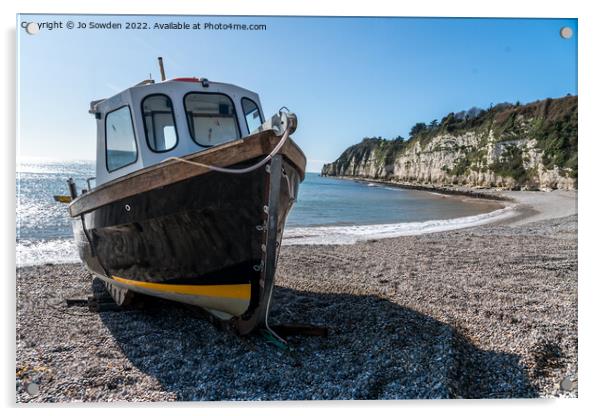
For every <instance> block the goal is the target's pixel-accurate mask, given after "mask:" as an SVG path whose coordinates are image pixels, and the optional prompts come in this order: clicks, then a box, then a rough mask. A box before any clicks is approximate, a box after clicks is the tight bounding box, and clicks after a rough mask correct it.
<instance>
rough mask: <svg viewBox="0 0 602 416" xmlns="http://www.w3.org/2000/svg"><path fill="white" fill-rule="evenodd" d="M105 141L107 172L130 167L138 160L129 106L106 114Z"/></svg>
mask: <svg viewBox="0 0 602 416" xmlns="http://www.w3.org/2000/svg"><path fill="white" fill-rule="evenodd" d="M105 141H106V143H105V144H106V150H107V153H106V156H107V170H108V171H109V172H112V171H114V170H116V169H119V168H122V167H124V166H127V165H131V164H132V163H134V162H135V161H136V159H138V149H137V147H136V137H135V135H134V123H133V121H132V113H131V111H130V107H129V106H127V105H125V106H123V107H120V108H118V109H116V110H113V111H111V112H109V113H107V115H106V117H105Z"/></svg>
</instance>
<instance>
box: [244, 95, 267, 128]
mask: <svg viewBox="0 0 602 416" xmlns="http://www.w3.org/2000/svg"><path fill="white" fill-rule="evenodd" d="M241 103H242V112H243V114H244V116H245V121H246V123H247V129H248V130H249V133H251V132H253V131H255V130H257V129H258V128H259V126H261V124H262V123H263V120H262V119H261V112H260V111H259V107H258V106H257V104H255V102H254V101H253V100H251V99H250V98H247V97H245V98H243V99H242V101H241Z"/></svg>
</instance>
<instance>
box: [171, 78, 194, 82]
mask: <svg viewBox="0 0 602 416" xmlns="http://www.w3.org/2000/svg"><path fill="white" fill-rule="evenodd" d="M170 81H179V82H201V80H200V79H198V78H196V77H181V78H173V79H171V80H170Z"/></svg>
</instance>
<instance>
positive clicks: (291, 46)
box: [17, 15, 577, 171]
mask: <svg viewBox="0 0 602 416" xmlns="http://www.w3.org/2000/svg"><path fill="white" fill-rule="evenodd" d="M20 19H21V21H27V22H29V21H35V22H44V21H62V22H67V21H68V20H71V21H74V22H78V21H81V22H86V23H89V22H90V21H95V22H107V21H112V22H122V23H123V22H127V21H135V22H147V23H148V24H149V25H151V26H152V24H154V23H155V22H159V23H166V22H188V23H195V22H213V23H220V22H221V23H247V24H249V23H258V24H265V25H267V30H266V31H205V30H201V31H193V30H188V31H184V30H171V31H167V30H125V29H123V30H100V29H98V30H90V29H80V30H77V29H73V30H68V29H56V30H52V31H49V30H45V29H42V30H41V31H40V32H39V33H38V34H37V35H34V36H32V35H28V34H26V33H25V31H24V30H23V29H21V28H18V29H17V33H18V42H19V47H18V53H19V62H20V67H19V81H20V86H19V94H20V97H19V98H20V106H19V107H20V108H19V110H20V119H19V123H20V132H21V136H20V143H19V149H20V156H21V157H24V158H29V157H47V158H51V159H94V157H95V150H96V147H95V146H96V145H95V142H96V132H95V128H96V127H95V121H94V119H93V118H92V116H90V115H89V114H88V112H87V111H88V107H89V103H90V101H91V100H94V99H99V98H105V97H109V96H111V95H113V94H115V93H117V92H119V91H121V90H122V89H125V88H128V87H129V86H131V85H133V84H135V83H137V82H139V81H141V80H143V79H145V78H147V77H148V74H149V73H152V75H153V77H154V78H155V79H159V73H158V69H157V64H156V57H157V56H163V58H164V61H165V65H166V72H167V76H168V78H172V77H176V76H202V77H206V78H208V79H210V80H214V81H222V82H228V83H233V84H237V85H240V86H242V87H245V88H248V89H250V90H253V91H256V92H258V93H259V95H260V97H261V100H262V104H263V109H264V112H265V114H266V116H268V115H270V114H273V113H274V112H276V111H277V110H278V109H279V108H280V107H282V106H287V107H288V108H290V109H291V110H292V111H294V112H295V113H297V115H298V117H299V128H298V131H297V133H295V135H294V139H295V141H296V142H298V143H299V145H300V146H301V147H302V149H303V150H304V151H305V153H306V155H307V158H308V170H310V171H317V170H319V169H320V167H321V165H322V163H324V162H328V161H332V160H334V159H336V158H337V157H338V156H339V154H340V153H341V152H342V151H343V150H344V149H345V148H347V147H348V146H350V145H352V144H354V143H356V142H358V141H360V140H361V139H362V138H363V137H371V136H382V137H386V138H392V137H396V136H398V135H401V136H403V137H407V136H408V131H409V130H410V128H411V127H412V126H413V125H414V124H415V123H416V122H419V121H424V122H429V121H431V120H433V119H435V118H437V119H440V118H441V117H443V116H445V115H446V114H448V113H449V112H452V111H461V110H465V109H468V108H470V107H472V106H478V107H484V108H486V107H488V106H489V104H491V103H498V102H502V101H509V102H516V101H521V102H529V101H534V100H537V99H542V98H546V97H560V96H564V95H566V94H567V93H570V94H577V20H576V19H443V18H432V19H428V18H307V17H304V18H300V17H202V16H199V17H190V16H187V17H183V16H174V17H165V16H162V17H152V16H139V17H134V16H127V17H124V16H122V17H117V16H75V15H72V16H43V15H36V16H28V15H21V16H20ZM563 26H569V27H571V28H572V29H573V32H574V36H573V37H572V38H571V39H568V40H567V39H563V38H561V37H560V35H559V31H560V28H561V27H563Z"/></svg>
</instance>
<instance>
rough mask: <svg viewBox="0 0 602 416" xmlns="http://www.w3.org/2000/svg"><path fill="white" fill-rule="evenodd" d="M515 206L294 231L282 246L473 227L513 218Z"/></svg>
mask: <svg viewBox="0 0 602 416" xmlns="http://www.w3.org/2000/svg"><path fill="white" fill-rule="evenodd" d="M514 208H515V205H509V206H507V207H505V208H501V209H498V210H495V211H492V212H487V213H484V214H478V215H472V216H468V217H460V218H452V219H447V220H429V221H423V222H402V223H396V224H376V225H353V226H320V227H296V228H288V229H285V230H284V237H283V239H282V244H283V245H300V244H354V243H356V242H358V241H366V240H373V239H381V238H393V237H401V236H407V235H418V234H427V233H435V232H441V231H450V230H457V229H459V228H466V227H474V226H477V225H483V224H487V223H490V222H492V221H497V220H501V219H505V218H510V217H512V216H514V215H516V214H517V212H516V210H515V209H514Z"/></svg>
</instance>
